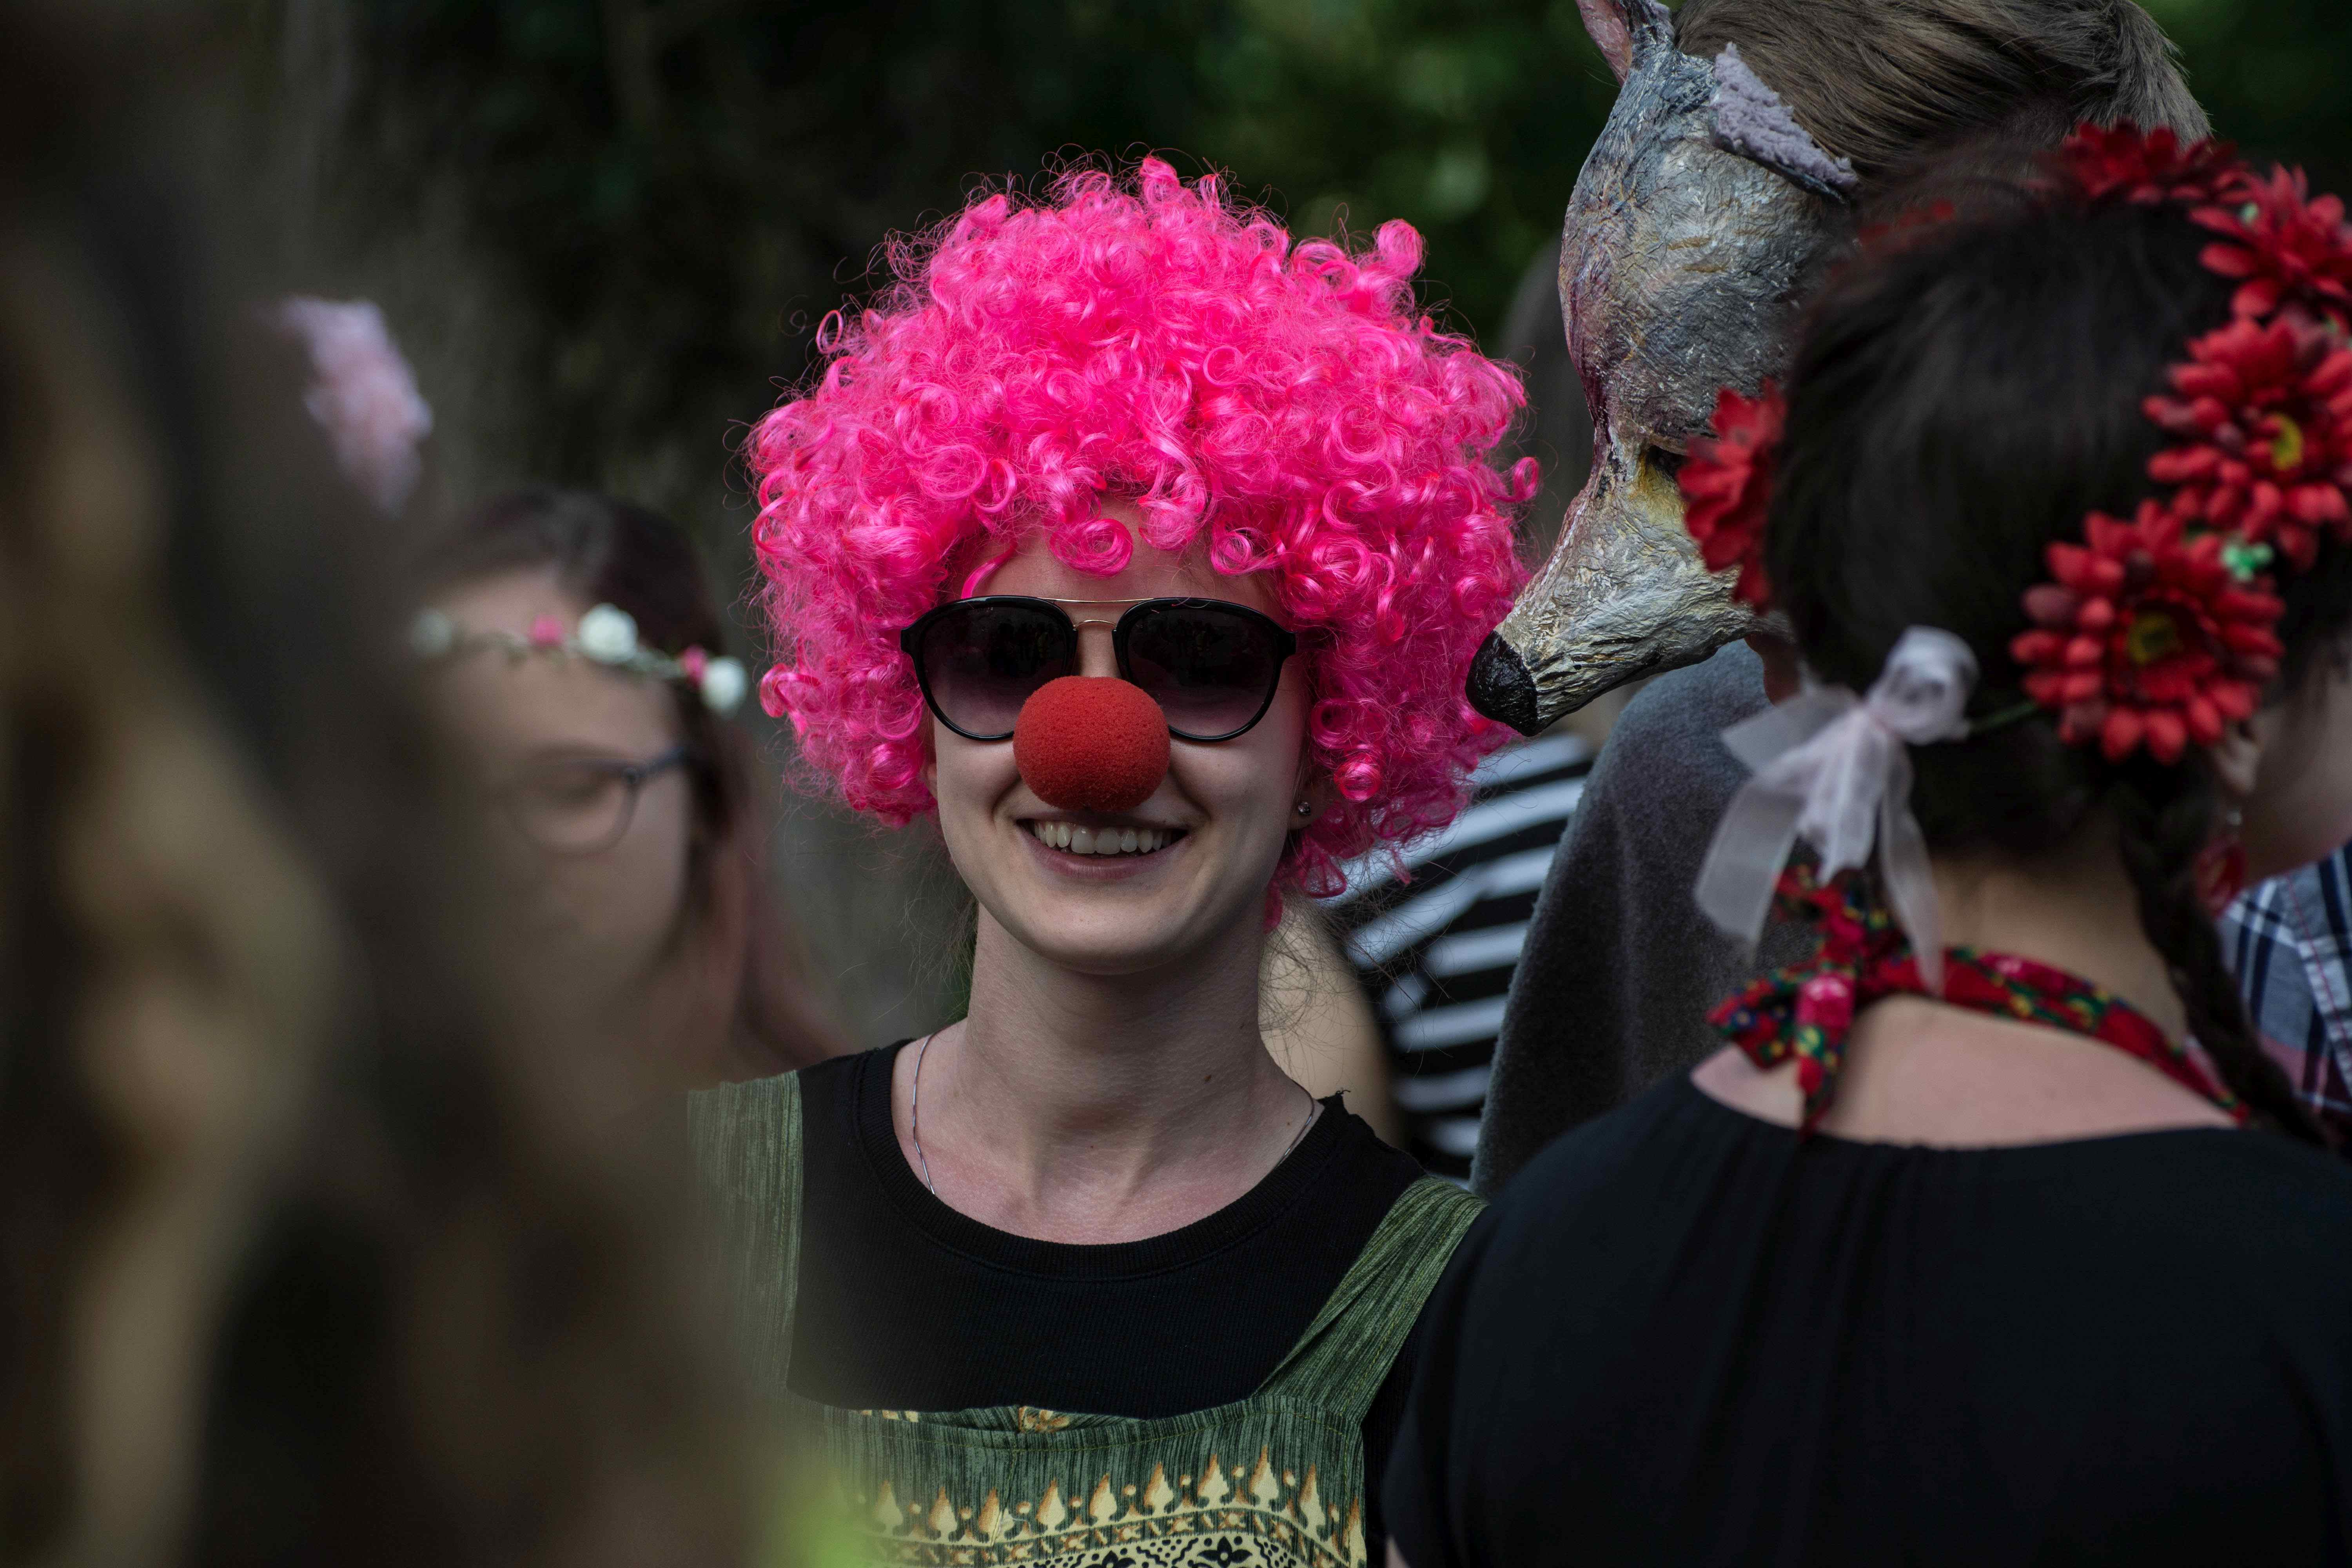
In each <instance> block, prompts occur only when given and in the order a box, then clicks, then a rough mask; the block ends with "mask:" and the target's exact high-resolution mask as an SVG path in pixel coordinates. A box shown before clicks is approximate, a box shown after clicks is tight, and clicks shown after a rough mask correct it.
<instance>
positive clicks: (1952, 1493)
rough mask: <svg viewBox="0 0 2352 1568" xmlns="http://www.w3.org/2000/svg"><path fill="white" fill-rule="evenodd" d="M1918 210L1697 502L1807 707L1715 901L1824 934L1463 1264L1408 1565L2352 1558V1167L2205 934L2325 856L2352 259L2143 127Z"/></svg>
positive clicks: (2337, 226)
mask: <svg viewBox="0 0 2352 1568" xmlns="http://www.w3.org/2000/svg"><path fill="white" fill-rule="evenodd" d="M1929 178H1930V179H1932V178H1933V176H1932V175H1931V176H1929ZM1916 195H1917V198H1918V201H1917V205H1916V211H1917V212H1918V213H1919V215H1920V216H1919V217H1918V219H1917V220H1916V221H1912V222H1909V223H1905V224H1900V225H1897V226H1894V227H1893V228H1892V229H1890V230H1889V231H1887V232H1885V233H1884V234H1883V235H1882V236H1881V237H1878V238H1876V239H1875V240H1874V241H1871V242H1868V243H1866V244H1865V246H1864V250H1863V252H1862V254H1861V255H1860V256H1858V257H1857V258H1855V259H1854V260H1853V261H1852V262H1851V263H1850V264H1849V265H1848V266H1847V267H1846V268H1844V270H1843V273H1842V275H1841V276H1839V277H1838V278H1836V279H1833V280H1832V281H1831V283H1830V284H1829V285H1828V286H1827V288H1826V289H1825V290H1824V292H1823V294H1822V297H1821V299H1820V300H1818V301H1817V303H1816V304H1815V305H1814V306H1813V307H1812V309H1811V312H1810V315H1809V318H1808V320H1807V321H1806V323H1805V324H1804V327H1803V329H1802V331H1801V335H1800V342H1799V346H1798V350H1797V353H1796V356H1795V361H1794V365H1793V369H1792V372H1791V376H1790V385H1789V387H1788V389H1787V394H1786V396H1785V399H1784V398H1783V397H1782V396H1781V395H1780V393H1779V392H1777V391H1775V390H1774V389H1772V388H1770V387H1769V386H1768V387H1766V388H1765V389H1763V391H1762V392H1761V394H1760V395H1756V396H1749V395H1744V394H1743V392H1742V391H1740V390H1735V389H1726V391H1725V392H1724V394H1723V395H1722V398H1721V401H1720V406H1719V409H1718V413H1717V421H1716V436H1715V438H1713V439H1711V440H1706V441H1701V442H1698V443H1695V444H1694V447H1693V449H1692V452H1691V455H1690V458H1689V461H1688V462H1687V463H1686V464H1685V467H1684V468H1683V471H1682V474H1681V483H1682V486H1683V489H1684V490H1685V495H1686V497H1687V498H1688V500H1689V501H1690V503H1691V504H1690V509H1689V521H1690V526H1691V531H1692V532H1693V534H1694V535H1695V536H1696V537H1697V538H1698V540H1699V541H1700V542H1701V544H1702V545H1703V547H1705V548H1706V552H1707V553H1708V557H1709V559H1710V561H1717V560H1720V561H1722V562H1723V563H1726V564H1727V566H1732V565H1736V566H1737V567H1738V571H1739V592H1740V594H1741V595H1742V596H1743V597H1745V598H1748V599H1749V600H1750V601H1751V602H1754V603H1759V604H1769V605H1771V606H1773V607H1774V608H1777V609H1778V610H1779V611H1780V612H1781V613H1782V614H1784V615H1785V616H1787V619H1788V622H1789V624H1790V626H1791V627H1792V628H1793V630H1794V633H1795V637H1796V642H1797V647H1798V648H1799V650H1800V652H1801V656H1802V658H1803V660H1804V664H1805V667H1806V670H1807V673H1808V675H1809V677H1810V678H1811V679H1810V680H1809V682H1808V685H1807V688H1806V689H1805V690H1804V691H1803V693H1801V695H1799V696H1797V697H1796V698H1794V699H1792V700H1790V701H1789V702H1786V703H1784V704H1782V705H1781V706H1780V707H1778V708H1776V709H1774V710H1770V711H1769V712H1768V713H1766V714H1763V715H1761V716H1759V717H1756V718H1753V719H1750V720H1748V721H1744V722H1743V723H1741V724H1738V725H1736V726H1735V727H1734V728H1732V729H1731V730H1729V731H1726V732H1725V737H1724V738H1725V742H1726V743H1727V745H1728V746H1729V747H1730V749H1731V750H1732V752H1734V753H1735V754H1736V755H1738V757H1739V758H1740V760H1741V761H1742V762H1743V763H1747V764H1748V766H1749V767H1750V768H1751V769H1753V770H1754V773H1753V776H1752V777H1751V779H1750V780H1749V782H1748V784H1747V785H1746V786H1744V787H1743V789H1742V791H1741V792H1740V794H1739V795H1738V796H1737V797H1736V798H1735V799H1734V800H1733V802H1732V804H1731V806H1730V807H1729V809H1728V810H1727V813H1726V814H1725V817H1724V820H1723V823H1722V825H1721V826H1720V828H1719V829H1718V832H1717V837H1716V839H1715V842H1714V844H1713V846H1712V847H1711V849H1710V851H1709V854H1708V857H1707V861H1706V868H1705V869H1704V870H1703V871H1702V873H1701V876H1700V879H1699V884H1698V888H1697V890H1696V891H1697V899H1698V902H1699V904H1700V906H1701V907H1702V908H1703V909H1704V910H1706V911H1707V913H1708V914H1709V916H1710V917H1711V918H1712V919H1714V920H1715V921H1717V922H1718V923H1719V924H1720V925H1722V926H1723V927H1724V928H1725V929H1726V930H1727V931H1731V932H1733V933H1735V934H1738V935H1742V936H1746V937H1749V938H1751V939H1752V937H1753V936H1754V934H1755V931H1756V929H1757V927H1758V926H1759V925H1760V924H1761V923H1762V921H1763V918H1764V915H1765V911H1766V910H1767V908H1768V906H1769V905H1770V904H1771V903H1772V902H1773V901H1774V899H1775V895H1776V893H1777V896H1778V901H1779V903H1780V908H1781V910H1782V911H1783V912H1784V913H1785V914H1790V915H1794V916H1797V917H1799V918H1801V919H1804V920H1806V921H1811V923H1812V925H1813V927H1814V938H1813V941H1812V942H1811V956H1810V957H1808V958H1806V959H1805V960H1803V961H1802V962H1801V963H1797V964H1794V965H1792V966H1790V968H1788V969H1785V970H1782V971H1780V973H1777V974H1774V975H1772V976H1769V977H1768V978H1766V979H1765V980H1762V981H1760V982H1759V983H1758V984H1755V985H1754V986H1752V987H1750V988H1749V989H1748V991H1746V992H1744V993H1742V994H1739V995H1738V996H1735V997H1733V998H1731V999H1729V1000H1728V1001H1727V1002H1726V1003H1725V1004H1724V1005H1723V1006H1722V1007H1720V1008H1718V1009H1717V1013H1716V1016H1715V1022H1716V1024H1717V1026H1718V1027H1719V1028H1720V1029H1721V1030H1722V1031H1723V1033H1724V1034H1725V1035H1726V1036H1727V1037H1729V1039H1730V1041H1731V1044H1730V1045H1729V1046H1728V1047H1726V1048H1724V1049H1723V1050H1721V1051H1720V1052H1718V1054H1717V1055H1716V1056H1715V1057H1713V1058H1708V1059H1707V1060H1706V1061H1705V1062H1704V1063H1703V1064H1701V1065H1700V1066H1699V1067H1698V1068H1696V1070H1695V1071H1693V1072H1692V1073H1690V1074H1689V1075H1688V1076H1686V1077H1677V1078H1675V1079H1672V1080H1669V1081H1668V1082H1665V1083H1664V1084H1661V1085H1660V1086H1659V1087H1657V1088H1656V1089H1653V1090H1652V1091H1651V1092H1649V1093H1648V1094H1646V1095H1644V1096H1643V1098H1641V1099H1639V1100H1635V1101H1634V1102H1633V1103H1632V1104H1630V1105H1628V1106H1626V1107H1624V1108H1623V1109H1622V1110H1618V1111H1616V1112H1614V1113H1613V1114H1612V1115H1609V1116H1607V1117H1604V1118H1602V1119H1601V1120H1599V1121H1594V1122H1591V1123H1590V1124H1588V1125H1587V1126H1585V1127H1583V1128H1580V1129H1579V1130H1578V1131H1575V1132H1573V1133H1570V1134H1569V1135H1568V1136H1566V1137H1564V1138H1562V1139H1561V1140H1559V1142H1556V1143H1554V1144H1553V1145H1552V1146H1551V1148H1550V1149H1549V1151H1548V1152H1546V1153H1545V1154H1544V1155H1543V1156H1542V1157H1541V1158H1540V1159H1538V1161H1537V1162H1536V1163H1534V1164H1532V1165H1530V1166H1529V1167H1528V1170H1527V1171H1526V1173H1523V1174H1522V1175H1521V1176H1520V1177H1519V1179H1518V1180H1517V1182H1516V1183H1515V1184H1514V1185H1513V1186H1512V1188H1511V1189H1510V1191H1509V1192H1508V1193H1507V1194H1506V1196H1505V1197H1504V1199H1503V1200H1502V1201H1501V1202H1500V1203H1499V1204H1498V1205H1496V1208H1495V1210H1494V1211H1492V1213H1490V1215H1488V1216H1487V1217H1486V1219H1484V1220H1482V1221H1481V1223H1480V1225H1479V1226H1477V1227H1475V1228H1474V1230H1473V1231H1472V1233H1471V1235H1470V1236H1469V1237H1467V1238H1466V1239H1465V1242H1464V1244H1463V1247H1462V1248H1461V1250H1460V1252H1459V1254H1458V1255H1457V1258H1456V1260H1455V1262H1454V1267H1453V1268H1452V1270H1451V1272H1450V1275H1449V1279H1448V1280H1447V1281H1446V1282H1445V1283H1444V1285H1442V1286H1441V1287H1440V1289H1439V1292H1438V1295H1437V1297H1436V1299H1435V1300H1434V1302H1433V1306H1432V1309H1431V1312H1432V1316H1431V1318H1430V1321H1429V1322H1428V1324H1427V1328H1426V1332H1427V1334H1428V1339H1427V1341H1426V1344H1427V1350H1426V1352H1424V1355H1423V1361H1422V1364H1421V1368H1420V1372H1419V1375H1418V1378H1417V1381H1416V1384H1415V1390H1414V1403H1413V1408H1412V1411H1411V1413H1410V1414H1409V1415H1408V1417H1407V1421H1406V1425H1405V1430H1404V1432H1403V1433H1402V1436H1400V1437H1399V1439H1398V1444H1397V1448H1396V1452H1395V1457H1394V1459H1393V1461H1392V1463H1391V1468H1390V1471H1389V1479H1388V1488H1387V1492H1386V1504H1387V1512H1388V1519H1389V1521H1390V1525H1391V1546H1392V1556H1391V1561H1392V1562H1395V1561H1399V1560H1402V1561H1403V1562H1408V1563H1412V1564H1413V1565H1414V1568H1441V1565H1451V1564H1454V1563H1512V1564H1514V1565H1520V1564H1528V1563H1543V1562H1553V1561H1562V1560H1565V1558H1566V1556H1567V1555H1568V1552H1569V1550H1570V1547H1569V1543H1570V1542H1572V1549H1573V1551H1574V1552H1575V1554H1576V1555H1577V1556H1578V1557H1579V1559H1580V1560H1591V1561H1600V1562H1609V1563H1730V1562H1741V1563H1746V1562H1755V1561H1777V1562H1841V1563H1843V1562H1856V1563H1860V1562H1896V1561H1900V1562H1906V1563H1993V1562H2021V1561H2028V1560H2031V1561H2034V1562H2074V1561H2084V1560H2089V1559H2094V1558H2095V1559H2097V1560H2099V1561H2122V1562H2132V1563H2212V1562H2221V1561H2262V1562H2298V1563H2302V1562H2323V1561H2325V1562H2339V1561H2343V1560H2344V1559H2345V1556H2346V1553H2347V1550H2352V1173H2347V1171H2346V1170H2345V1169H2344V1167H2343V1166H2342V1164H2341V1163H2338V1162H2336V1161H2335V1160H2333V1159H2332V1158H2330V1157H2329V1156H2328V1155H2327V1153H2326V1152H2325V1147H2324V1142H2323V1139H2322V1135H2321V1133H2320V1131H2319V1130H2318V1128H2317V1127H2316V1125H2315V1122H2314V1121H2313V1120H2312V1118H2311V1116H2310V1113H2309V1111H2308V1110H2307V1109H2306V1108H2305V1105H2304V1103H2303V1102H2302V1101H2301V1100H2298V1098H2297V1097H2296V1095H2295V1094H2294V1090H2293V1088H2292V1086H2291V1085H2290V1084H2289V1083H2288V1082H2287V1081H2286V1079H2284V1076H2283V1075H2282V1074H2281V1073H2280V1071H2279V1070H2278V1068H2277V1067H2276V1066H2275V1065H2274V1064H2273V1062H2272V1061H2271V1060H2270V1059H2269V1058H2267V1057H2266V1056H2265V1055H2264V1054H2263V1051H2262V1049H2261V1048H2260V1047H2259V1045H2258V1044H2257V1041H2256V1038H2255V1036H2254V1034H2253V1032H2252V1029H2251V1028H2250V1026H2249V1025H2248V1023H2247V1020H2246V1018H2245V1016H2244V1012H2243V1008H2242V1005H2241V1003H2240V1001H2239V997H2238V992H2237V988H2236V986H2235V984H2233V982H2232V980H2231V975H2230V973H2229V971H2228V970H2227V969H2226V968H2225V967H2224V965H2223V963H2222V954H2221V946H2220V944H2219V942H2218V941H2217V939H2216V936H2215V933H2214V927H2213V923H2212V918H2211V916H2210V913H2209V910H2210V909H2212V908H2214V907H2216V906H2217V905H2218V903H2219V902H2221V901H2222V900H2225V899H2226V898H2227V896H2228V895H2229V894H2230V893H2231V891H2233V890H2234V888H2235V885H2236V884H2237V883H2238V882H2240V881H2241V880H2242V879H2244V878H2246V877H2249V876H2252V877H2267V876H2271V875H2273V874H2275V873H2278V872H2280V871H2283V870H2285V869H2287V868H2291V867H2293V866H2294V865H2297V864H2300V863H2302V862H2304V861H2307V860H2311V859H2315V858H2318V857H2320V856H2322V855H2325V854H2326V853H2327V852H2328V851H2329V850H2331V849H2332V848H2333V847H2335V846H2336V845H2337V844H2339V843H2341V842H2342V841H2343V840H2344V839H2345V838H2346V837H2347V836H2352V763H2347V759H2352V506H2347V485H2352V349H2347V346H2346V342H2347V330H2346V329H2347V315H2352V228H2347V226H2346V225H2345V223H2344V221H2343V209H2342V207H2341V205H2339V204H2337V203H2336V202H2335V201H2334V200H2333V199H2332V198H2318V199H2314V198H2312V197H2310V196H2309V195H2308V194H2307V193H2306V192H2305V189H2304V187H2303V184H2302V181H2301V176H2300V175H2290V174H2284V173H2282V174H2275V175H2272V176H2268V177H2258V176H2257V175H2255V174H2253V173H2252V171H2250V170H2248V169H2246V168H2244V167H2243V166H2242V165H2239V164H2236V163H2233V162H2232V161H2231V158H2230V156H2229V154H2228V152H2227V150H2226V149H2221V148H2216V147H2214V146H2212V145H2211V144H2210V143H2198V144H2194V145H2190V146H2183V145H2182V144H2181V143H2179V142H2177V141H2176V140H2175V139H2174V137H2173V136H2172V135H2171V133H2170V132H2153V133H2149V134H2146V135H2143V134H2142V133H2140V132H2137V131H2133V130H2131V129H2129V128H2127V127H2126V128H2119V129H2117V130H2116V131H2112V132H2097V131H2086V132H2080V133H2078V134H2077V135H2076V136H2075V137H2074V139H2073V140H2071V141H2070V142H2068V143H2067V145H2066V149H2065V151H2064V153H2063V154H2062V155H2060V156H2059V157H2057V158H2056V159H2054V160H2053V161H2052V162H2051V163H2049V164H2048V165H2046V172H2045V173H2043V174H2041V175H2040V176H2038V177H2037V178H2035V179H2034V180H2032V181H2030V182H2027V183H2025V184H2019V185H1999V184H1991V183H1989V182H1988V181H1987V180H1986V178H1985V176H1984V175H1983V174H1982V170H1981V166H1980V165H1971V167H1970V170H1969V172H1968V173H1967V174H1966V177H1965V178H1963V179H1961V180H1959V181H1958V182H1957V183H1955V182H1953V181H1949V180H1947V181H1944V182H1941V183H1940V185H1939V186H1937V185H1926V186H1923V187H1922V189H1921V190H1919V191H1918V192H1917V193H1916ZM1858 693H1859V694H1860V695H1858ZM1800 841H1801V844H1802V845H1803V847H1804V848H1805V849H1806V850H1807V851H1809V852H1810V853H1807V854H1804V855H1802V856H1801V858H1799V859H1798V860H1797V861H1796V862H1795V863H1794V864H1789V862H1790V853H1791V850H1792V848H1795V847H1797V846H1798V845H1799V843H1800ZM1784 865H1786V866H1787V867H1788V868H1787V869H1785V870H1784ZM1558 1521H1573V1522H1572V1527H1569V1528H1563V1527H1562V1525H1561V1524H1560V1523H1559V1522H1558Z"/></svg>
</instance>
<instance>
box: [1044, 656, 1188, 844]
mask: <svg viewBox="0 0 2352 1568" xmlns="http://www.w3.org/2000/svg"><path fill="white" fill-rule="evenodd" d="M1013 765H1014V766H1015V767H1017V768H1019V769H1020V770H1021V782H1022V783H1024V784H1027V785H1028V786H1029V788H1030V790H1031V792H1032V793H1033V794H1034V795H1036V797H1037V798H1038V799H1039V800H1042V801H1044V802H1045V804H1046V805H1058V806H1060V807H1061V808H1062V809H1063V810H1065V811H1104V812H1112V811H1132V810H1134V809H1135V808H1136V807H1137V806H1139V805H1142V804H1143V803H1144V802H1145V801H1147V800H1149V799H1150V798H1151V792H1152V791H1153V790H1156V789H1158V788H1159V787H1160V780H1161V779H1163V778H1166V777H1167V776H1168V719H1167V716H1166V715H1165V714H1163V713H1161V712H1160V704H1159V703H1157V702H1154V701H1153V700H1151V699H1150V697H1148V696H1146V695H1145V694H1144V691H1143V689H1142V688H1141V687H1139V686H1136V685H1133V684H1132V683H1130V682H1128V681H1124V680H1121V679H1118V678H1117V677H1116V676H1108V675H1066V676H1064V677H1062V678H1061V679H1059V680H1049V681H1047V682H1046V683H1045V685H1043V686H1041V687H1039V688H1038V689H1036V690H1034V691H1033V692H1031V693H1030V694H1029V700H1028V701H1026V702H1024V703H1023V704H1022V705H1021V717H1020V719H1019V720H1018V721H1015V722H1014V724H1013Z"/></svg>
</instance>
